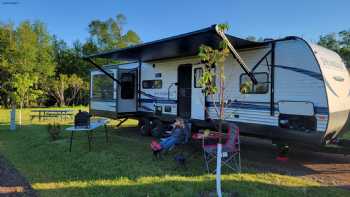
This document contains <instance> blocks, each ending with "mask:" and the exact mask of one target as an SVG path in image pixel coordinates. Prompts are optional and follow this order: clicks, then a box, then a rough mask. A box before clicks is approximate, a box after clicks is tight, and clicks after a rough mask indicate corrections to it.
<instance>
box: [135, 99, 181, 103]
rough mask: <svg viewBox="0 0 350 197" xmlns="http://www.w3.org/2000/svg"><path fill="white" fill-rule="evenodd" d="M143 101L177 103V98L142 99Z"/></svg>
mask: <svg viewBox="0 0 350 197" xmlns="http://www.w3.org/2000/svg"><path fill="white" fill-rule="evenodd" d="M140 101H141V102H143V103H161V104H177V100H169V99H140Z"/></svg>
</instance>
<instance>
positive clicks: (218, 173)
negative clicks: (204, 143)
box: [216, 143, 222, 197]
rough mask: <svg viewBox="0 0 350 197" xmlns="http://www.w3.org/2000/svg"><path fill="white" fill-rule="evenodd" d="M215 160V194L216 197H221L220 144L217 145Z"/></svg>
mask: <svg viewBox="0 0 350 197" xmlns="http://www.w3.org/2000/svg"><path fill="white" fill-rule="evenodd" d="M216 154H217V158H216V193H217V195H218V197H222V192H221V157H222V144H221V143H218V145H217V152H216Z"/></svg>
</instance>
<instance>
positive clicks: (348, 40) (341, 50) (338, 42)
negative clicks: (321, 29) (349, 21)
mask: <svg viewBox="0 0 350 197" xmlns="http://www.w3.org/2000/svg"><path fill="white" fill-rule="evenodd" d="M318 44H319V45H321V46H323V47H326V48H328V49H330V50H333V51H335V52H337V53H338V54H339V55H340V56H341V58H342V59H343V60H344V63H345V64H346V66H347V67H350V31H341V32H339V33H338V34H336V33H331V34H327V35H324V36H321V37H320V40H319V42H318Z"/></svg>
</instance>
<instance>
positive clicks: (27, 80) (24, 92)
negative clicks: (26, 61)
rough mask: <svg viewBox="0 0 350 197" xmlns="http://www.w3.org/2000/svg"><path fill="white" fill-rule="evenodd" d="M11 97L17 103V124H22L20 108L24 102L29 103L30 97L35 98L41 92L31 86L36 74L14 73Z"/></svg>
mask: <svg viewBox="0 0 350 197" xmlns="http://www.w3.org/2000/svg"><path fill="white" fill-rule="evenodd" d="M11 81H12V83H11V84H12V86H13V90H14V92H13V98H14V99H15V102H16V103H19V106H20V111H19V124H20V125H22V108H23V106H24V104H25V102H27V103H29V100H30V99H36V98H37V97H38V96H39V95H40V94H42V92H41V91H40V90H35V89H34V88H33V86H34V84H35V83H37V81H38V78H37V77H36V76H30V75H29V74H28V73H24V74H15V75H14V76H13V78H12V80H11Z"/></svg>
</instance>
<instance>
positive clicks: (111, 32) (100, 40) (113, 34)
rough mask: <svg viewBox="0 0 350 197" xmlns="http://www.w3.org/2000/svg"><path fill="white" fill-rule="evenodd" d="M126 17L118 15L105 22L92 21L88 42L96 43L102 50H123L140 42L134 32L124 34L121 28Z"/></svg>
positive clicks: (129, 31)
mask: <svg viewBox="0 0 350 197" xmlns="http://www.w3.org/2000/svg"><path fill="white" fill-rule="evenodd" d="M125 23H126V17H125V16H124V15H122V14H118V15H117V16H116V18H115V19H113V18H109V19H107V20H106V21H100V20H93V21H92V22H91V23H90V24H89V33H90V42H93V43H96V44H97V46H98V48H100V49H103V50H108V49H113V48H124V47H128V46H130V45H133V44H138V43H140V42H141V39H140V37H139V36H138V35H137V33H136V32H134V31H132V30H128V31H127V32H126V33H125V34H124V31H123V26H124V25H125Z"/></svg>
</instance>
